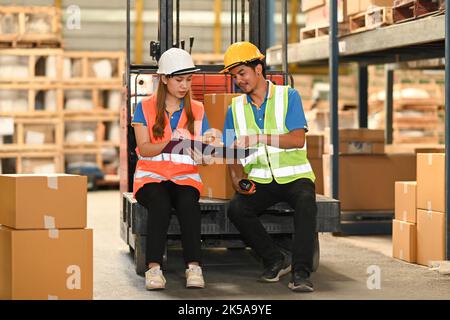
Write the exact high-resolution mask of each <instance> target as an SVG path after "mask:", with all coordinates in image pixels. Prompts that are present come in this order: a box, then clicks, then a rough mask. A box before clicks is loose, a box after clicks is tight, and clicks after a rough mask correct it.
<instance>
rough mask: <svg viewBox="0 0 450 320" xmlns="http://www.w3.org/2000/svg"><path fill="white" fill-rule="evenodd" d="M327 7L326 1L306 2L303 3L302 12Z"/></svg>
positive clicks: (312, 0) (310, 0)
mask: <svg viewBox="0 0 450 320" xmlns="http://www.w3.org/2000/svg"><path fill="white" fill-rule="evenodd" d="M323 5H325V0H304V1H302V12H305V11H308V10H311V9H314V8H317V7H320V6H323Z"/></svg>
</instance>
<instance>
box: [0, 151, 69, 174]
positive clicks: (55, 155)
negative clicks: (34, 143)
mask: <svg viewBox="0 0 450 320" xmlns="http://www.w3.org/2000/svg"><path fill="white" fill-rule="evenodd" d="M39 160H41V161H42V160H47V162H48V163H49V164H54V172H63V166H62V157H61V153H60V152H59V151H48V150H40V151H38V150H32V151H29V150H23V149H18V150H14V149H12V148H4V147H3V146H2V147H1V148H0V174H30V173H34V172H32V171H30V170H29V169H30V162H31V161H39ZM48 160H50V161H48ZM54 172H50V171H49V172H39V173H54ZM36 173H38V172H36Z"/></svg>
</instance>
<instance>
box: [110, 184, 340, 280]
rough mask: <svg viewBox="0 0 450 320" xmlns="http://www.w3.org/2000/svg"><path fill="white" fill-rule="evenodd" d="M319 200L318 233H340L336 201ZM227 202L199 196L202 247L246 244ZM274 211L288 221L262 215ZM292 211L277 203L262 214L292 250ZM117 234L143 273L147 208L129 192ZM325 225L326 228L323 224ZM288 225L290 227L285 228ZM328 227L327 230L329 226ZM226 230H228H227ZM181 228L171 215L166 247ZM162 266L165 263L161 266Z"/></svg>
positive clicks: (317, 251) (285, 247) (316, 253)
mask: <svg viewBox="0 0 450 320" xmlns="http://www.w3.org/2000/svg"><path fill="white" fill-rule="evenodd" d="M317 203H318V222H319V221H320V220H326V222H323V221H322V222H319V225H320V227H319V226H318V230H319V229H320V228H325V229H322V231H321V232H339V231H340V225H339V223H340V211H339V202H338V201H336V200H332V199H329V198H326V197H324V196H321V195H318V196H317ZM227 205H228V201H226V200H217V199H205V198H202V199H200V208H201V210H202V222H201V223H202V225H201V233H202V246H203V247H213V248H217V247H221V248H245V247H246V245H245V244H244V242H243V241H242V239H241V238H240V234H239V232H237V230H236V229H234V227H233V229H230V225H231V223H230V222H229V219H228V218H227V216H226V210H227ZM274 212H277V213H278V214H282V215H284V216H285V218H286V219H285V220H286V221H287V220H289V223H286V222H280V221H282V220H280V219H276V218H274V216H272V218H271V219H272V221H271V222H268V220H267V219H264V216H271V215H273V213H274ZM290 212H292V208H290V207H289V206H288V205H287V204H285V203H281V204H277V205H275V206H273V207H271V208H269V209H268V210H267V212H266V213H265V214H263V216H262V223H263V225H264V226H265V227H266V230H267V231H268V232H269V233H270V234H271V235H272V237H274V240H275V241H276V242H277V244H278V245H279V246H280V248H282V249H283V250H286V251H290V250H291V242H292V230H293V229H292V225H293V223H292V217H290V216H289V215H288V214H289V213H290ZM119 224H120V236H121V238H122V240H124V242H125V243H126V244H127V245H128V246H129V248H130V253H131V254H132V255H133V258H134V262H135V268H136V273H137V274H139V275H143V274H144V273H145V271H146V270H147V266H146V265H145V252H146V241H147V230H146V229H147V228H146V226H147V210H146V209H145V208H144V207H142V206H141V205H139V204H138V203H137V202H136V200H135V199H134V197H133V194H132V193H124V194H123V195H122V205H121V212H120V221H119ZM271 224H272V225H280V224H281V225H284V226H285V227H286V228H285V229H283V230H280V229H277V230H273V229H272V228H271V227H272V225H271ZM324 224H325V225H326V227H324ZM288 225H289V227H288ZM328 228H329V229H328ZM227 229H228V232H227V231H226V230H227ZM179 235H180V229H179V225H178V223H177V220H176V218H175V217H174V216H172V219H171V222H170V225H169V232H168V237H167V238H168V243H167V246H169V245H173V244H174V243H179V241H180V237H179ZM167 246H166V252H167ZM314 247H315V248H314V258H313V260H314V263H313V271H316V270H317V268H318V266H319V260H320V245H319V237H318V234H317V233H316V238H315V245H314ZM163 264H167V254H166V255H165V258H164V263H163ZM163 268H164V266H163Z"/></svg>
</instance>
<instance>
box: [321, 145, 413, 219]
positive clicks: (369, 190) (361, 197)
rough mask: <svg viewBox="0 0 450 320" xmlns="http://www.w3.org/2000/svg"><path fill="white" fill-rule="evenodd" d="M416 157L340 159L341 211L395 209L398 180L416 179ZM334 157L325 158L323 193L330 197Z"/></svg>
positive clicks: (383, 156) (403, 155)
mask: <svg viewBox="0 0 450 320" xmlns="http://www.w3.org/2000/svg"><path fill="white" fill-rule="evenodd" d="M415 162H416V157H415V155H413V154H410V155H409V154H391V155H341V156H339V200H340V201H341V210H343V211H352V210H353V211H354V210H367V211H370V210H389V211H394V208H395V181H401V180H404V181H412V180H416V170H415ZM330 169H331V155H324V156H323V183H324V194H325V195H326V196H331V195H332V193H331V170H330Z"/></svg>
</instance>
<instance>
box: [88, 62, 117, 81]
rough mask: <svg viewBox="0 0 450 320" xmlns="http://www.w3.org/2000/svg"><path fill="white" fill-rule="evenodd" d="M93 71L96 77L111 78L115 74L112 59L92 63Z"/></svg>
mask: <svg viewBox="0 0 450 320" xmlns="http://www.w3.org/2000/svg"><path fill="white" fill-rule="evenodd" d="M92 71H94V74H95V77H96V78H111V77H112V75H113V66H112V63H111V60H109V59H101V60H98V61H96V62H94V63H92Z"/></svg>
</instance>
